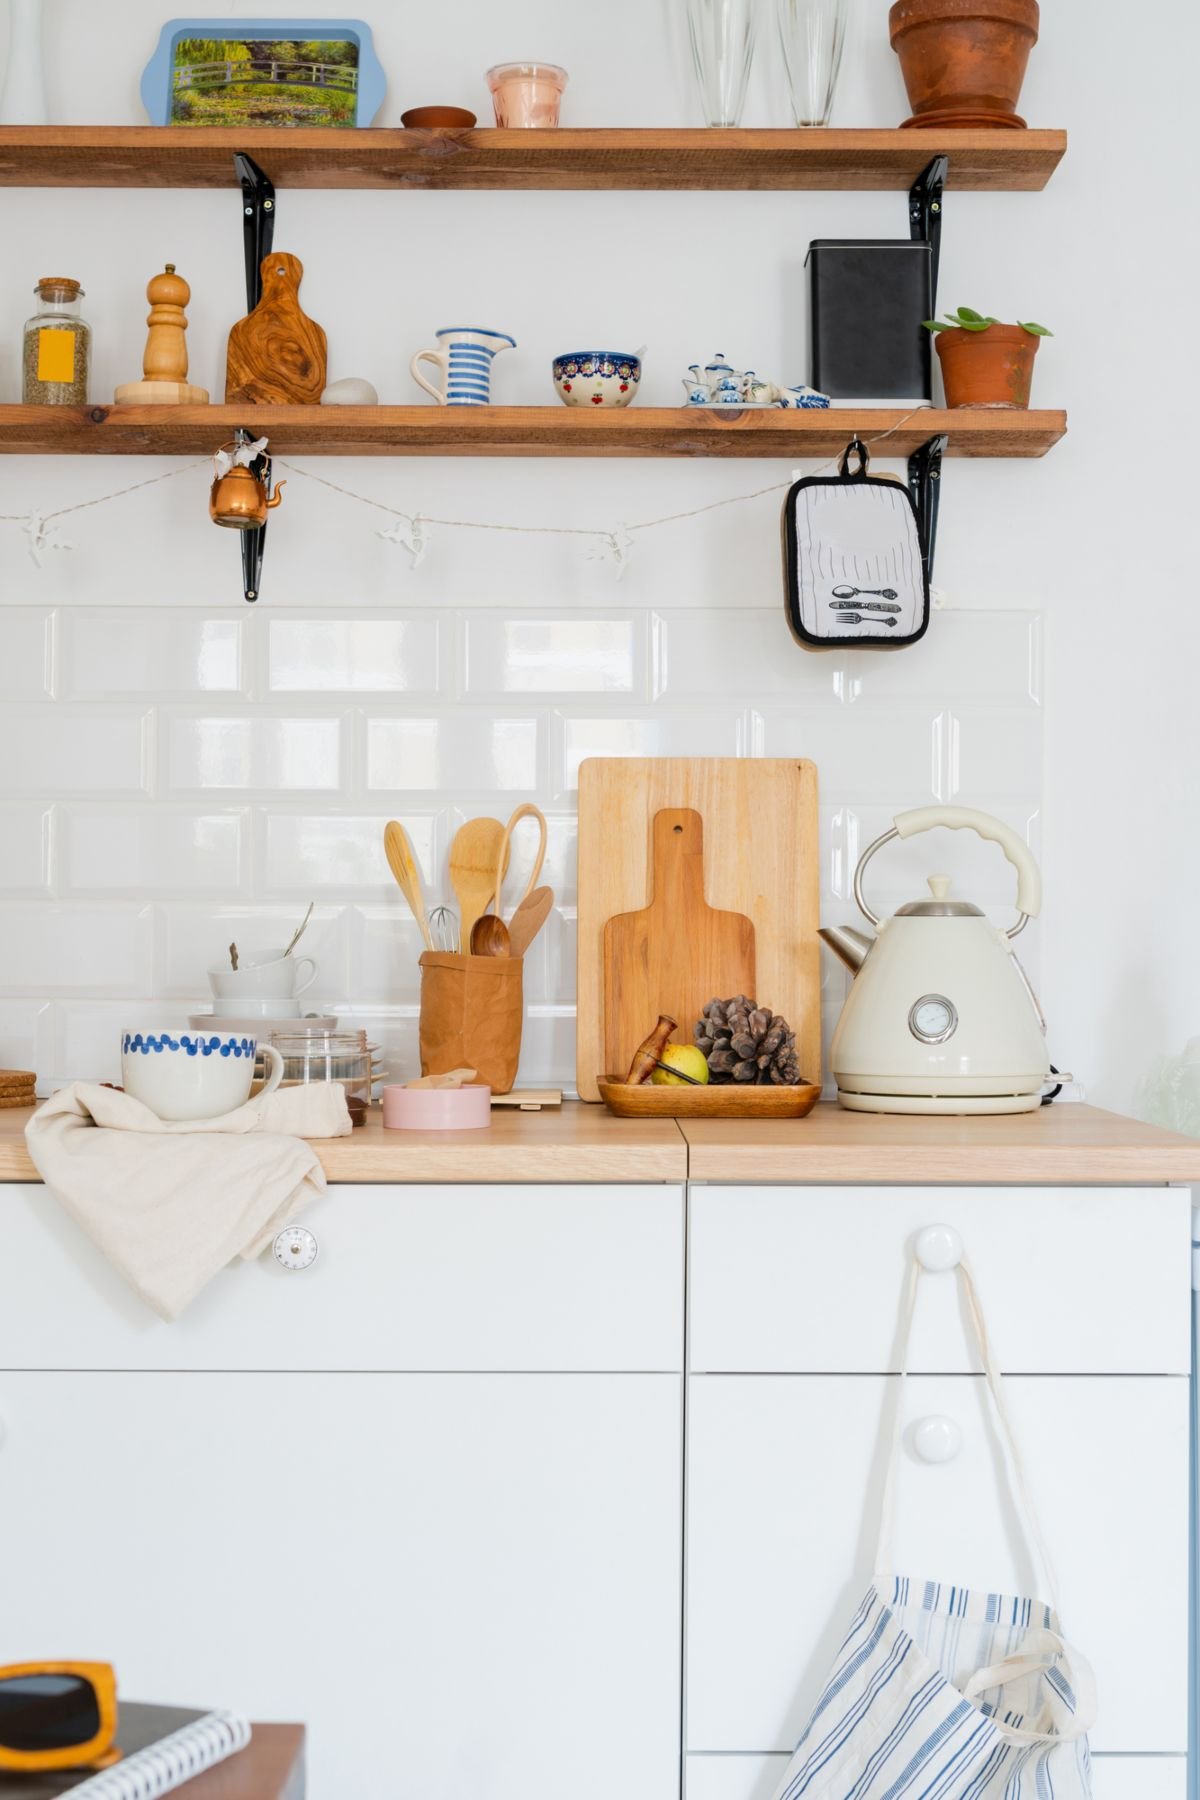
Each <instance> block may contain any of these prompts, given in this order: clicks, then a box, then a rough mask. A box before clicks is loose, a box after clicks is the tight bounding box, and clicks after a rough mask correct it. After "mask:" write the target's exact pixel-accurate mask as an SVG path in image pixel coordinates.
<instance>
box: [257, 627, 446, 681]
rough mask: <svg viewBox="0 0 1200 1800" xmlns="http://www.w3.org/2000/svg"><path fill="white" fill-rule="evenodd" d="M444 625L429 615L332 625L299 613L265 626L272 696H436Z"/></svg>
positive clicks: (268, 672)
mask: <svg viewBox="0 0 1200 1800" xmlns="http://www.w3.org/2000/svg"><path fill="white" fill-rule="evenodd" d="M444 629H445V621H443V619H442V618H440V617H439V616H438V615H437V614H433V613H410V614H404V615H400V616H396V615H391V616H384V617H382V618H381V617H379V616H378V615H370V616H358V617H355V616H351V617H347V616H346V615H345V614H343V613H338V614H335V615H334V616H333V617H325V616H322V615H320V614H317V615H313V614H312V613H302V614H297V615H294V616H291V617H280V616H278V615H273V616H272V617H271V618H270V619H269V620H268V621H267V686H268V688H269V689H270V691H271V692H272V693H277V694H282V693H288V694H297V693H314V694H328V693H349V694H382V693H393V694H405V695H408V696H424V695H430V696H432V695H435V694H436V693H437V692H438V690H439V687H440V686H441V682H442V663H443V661H444V658H443V654H442V648H441V640H442V635H443V633H444Z"/></svg>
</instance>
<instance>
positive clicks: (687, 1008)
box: [604, 807, 754, 1075]
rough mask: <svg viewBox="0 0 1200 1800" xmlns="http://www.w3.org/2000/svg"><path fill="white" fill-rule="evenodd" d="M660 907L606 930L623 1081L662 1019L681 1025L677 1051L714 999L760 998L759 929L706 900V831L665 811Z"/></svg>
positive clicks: (613, 1032)
mask: <svg viewBox="0 0 1200 1800" xmlns="http://www.w3.org/2000/svg"><path fill="white" fill-rule="evenodd" d="M651 859H652V887H651V893H652V896H653V897H652V899H651V901H650V904H649V906H645V907H643V908H642V909H641V911H640V912H628V913H617V914H616V915H615V916H614V917H613V918H611V919H609V920H608V922H607V924H606V925H605V927H604V1060H605V1066H606V1068H607V1069H608V1070H611V1071H612V1073H613V1074H616V1075H623V1074H624V1073H625V1071H626V1069H627V1068H628V1067H629V1063H630V1059H631V1057H632V1056H633V1053H634V1051H635V1050H636V1049H637V1047H638V1045H639V1044H640V1043H641V1042H642V1040H643V1039H644V1038H645V1037H646V1036H647V1034H648V1033H649V1032H650V1031H651V1030H652V1029H653V1027H654V1024H655V1022H656V1020H657V1019H658V1016H659V1014H660V1013H669V1014H670V1016H671V1017H672V1018H673V1019H678V1020H679V1027H680V1028H679V1030H678V1031H677V1032H676V1033H675V1041H676V1043H680V1044H686V1043H688V1042H690V1038H691V1025H692V1022H693V1020H695V1019H698V1018H699V1016H700V1013H701V1011H702V1009H703V1007H704V1005H705V1002H706V1001H708V1000H711V999H712V997H713V995H714V994H721V995H723V996H724V995H730V994H751V995H753V993H754V926H753V924H752V923H751V921H750V920H749V919H748V918H747V917H746V915H745V913H736V912H720V911H718V910H716V909H715V908H714V907H711V906H709V904H708V902H707V901H706V900H705V898H704V823H703V820H702V819H701V817H700V814H699V813H698V812H693V811H692V809H691V808H690V807H664V808H663V810H662V811H661V812H657V813H655V815H654V823H653V826H652V828H651Z"/></svg>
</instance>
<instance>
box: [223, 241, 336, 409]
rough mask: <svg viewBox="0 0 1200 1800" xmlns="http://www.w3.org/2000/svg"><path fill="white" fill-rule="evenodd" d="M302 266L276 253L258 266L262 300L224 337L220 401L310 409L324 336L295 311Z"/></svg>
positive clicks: (321, 383) (316, 395) (321, 373)
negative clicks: (225, 346)
mask: <svg viewBox="0 0 1200 1800" xmlns="http://www.w3.org/2000/svg"><path fill="white" fill-rule="evenodd" d="M303 274H304V265H303V264H302V263H301V261H300V259H299V257H298V256H289V255H288V253H287V252H286V251H277V252H276V253H275V254H274V255H272V256H264V257H263V260H262V299H261V300H260V301H259V303H258V305H257V306H256V307H255V309H254V311H253V312H252V313H249V314H247V316H246V317H245V318H244V319H239V320H238V322H237V324H236V325H235V326H234V328H233V330H232V331H231V332H230V333H229V347H228V349H227V350H226V353H225V399H226V402H229V401H233V400H253V401H255V402H256V403H259V404H264V405H269V404H271V403H277V404H279V405H283V406H286V405H294V406H316V405H317V403H318V402H319V400H320V398H321V393H322V390H323V389H324V387H325V362H326V345H325V333H324V332H323V331H322V329H321V327H320V326H319V325H318V324H317V323H316V321H315V320H313V319H310V318H309V316H308V314H307V313H306V312H304V311H303V310H302V308H301V306H300V278H301V276H302V275H303Z"/></svg>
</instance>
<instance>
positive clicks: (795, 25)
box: [776, 0, 851, 125]
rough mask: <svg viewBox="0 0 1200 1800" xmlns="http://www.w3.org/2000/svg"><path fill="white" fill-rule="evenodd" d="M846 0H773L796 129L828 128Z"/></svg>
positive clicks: (843, 36)
mask: <svg viewBox="0 0 1200 1800" xmlns="http://www.w3.org/2000/svg"><path fill="white" fill-rule="evenodd" d="M850 5H851V0H776V7H777V9H778V10H777V17H778V22H779V47H780V50H781V51H782V52H783V67H784V73H785V74H786V76H787V84H788V91H789V93H790V94H791V97H792V117H793V119H794V120H795V121H796V124H797V125H828V123H829V115H830V113H831V112H832V111H833V95H834V90H835V88H836V87H837V78H838V71H839V69H840V68H841V66H842V48H843V46H844V44H845V41H846V21H847V18H848V16H849V12H850Z"/></svg>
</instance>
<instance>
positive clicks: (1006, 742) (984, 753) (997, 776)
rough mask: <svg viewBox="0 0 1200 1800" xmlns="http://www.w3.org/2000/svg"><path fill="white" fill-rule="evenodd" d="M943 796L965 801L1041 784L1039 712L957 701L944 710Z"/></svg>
mask: <svg viewBox="0 0 1200 1800" xmlns="http://www.w3.org/2000/svg"><path fill="white" fill-rule="evenodd" d="M948 721H949V730H948V733H947V739H948V748H949V764H948V785H947V789H946V797H947V799H954V800H958V801H960V802H961V803H962V804H963V805H965V806H974V805H975V804H976V803H977V802H984V801H986V802H988V803H989V804H990V802H991V801H992V800H993V799H994V798H996V797H1000V796H1003V795H1006V794H1037V793H1040V792H1041V786H1042V717H1041V713H1040V712H1038V711H1036V710H1034V709H1032V708H1030V709H1022V708H1017V707H1000V706H997V707H977V708H974V707H973V708H970V709H968V708H965V707H958V706H956V707H955V708H954V710H953V712H952V713H950V714H949V715H948Z"/></svg>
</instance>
